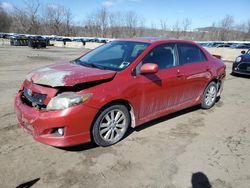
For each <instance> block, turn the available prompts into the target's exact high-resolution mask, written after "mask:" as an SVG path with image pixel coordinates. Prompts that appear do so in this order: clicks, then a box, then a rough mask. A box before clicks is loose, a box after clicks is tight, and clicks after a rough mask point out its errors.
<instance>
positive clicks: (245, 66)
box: [238, 62, 250, 72]
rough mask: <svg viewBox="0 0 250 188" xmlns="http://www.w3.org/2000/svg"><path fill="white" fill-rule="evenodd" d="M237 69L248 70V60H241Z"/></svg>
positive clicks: (249, 68) (249, 64) (249, 70)
mask: <svg viewBox="0 0 250 188" xmlns="http://www.w3.org/2000/svg"><path fill="white" fill-rule="evenodd" d="M238 70H239V71H244V72H250V62H241V63H240V64H239V65H238Z"/></svg>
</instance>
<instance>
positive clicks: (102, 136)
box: [92, 104, 130, 146]
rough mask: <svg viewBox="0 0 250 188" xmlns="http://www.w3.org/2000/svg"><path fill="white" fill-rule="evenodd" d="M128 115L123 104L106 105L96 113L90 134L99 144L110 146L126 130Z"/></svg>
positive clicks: (121, 136)
mask: <svg viewBox="0 0 250 188" xmlns="http://www.w3.org/2000/svg"><path fill="white" fill-rule="evenodd" d="M129 124H130V115H129V112H128V109H127V108H126V107H125V106H124V105H120V104H116V105H112V106H108V107H107V108H105V109H104V110H102V111H101V113H100V114H99V115H98V117H97V119H96V121H95V123H94V126H93V129H92V135H93V139H94V141H95V143H96V144H97V145H99V146H110V145H113V144H115V143H117V142H119V141H120V140H121V139H122V138H123V137H124V135H125V133H126V132H127V129H128V126H129Z"/></svg>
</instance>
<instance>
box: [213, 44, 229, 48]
mask: <svg viewBox="0 0 250 188" xmlns="http://www.w3.org/2000/svg"><path fill="white" fill-rule="evenodd" d="M215 47H216V48H229V47H230V45H229V44H218V45H216V46H215Z"/></svg>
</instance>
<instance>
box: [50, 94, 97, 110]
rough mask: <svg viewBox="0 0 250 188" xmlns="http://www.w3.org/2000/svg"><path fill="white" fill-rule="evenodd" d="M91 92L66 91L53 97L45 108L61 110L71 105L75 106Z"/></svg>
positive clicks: (87, 97) (88, 96) (82, 101)
mask: <svg viewBox="0 0 250 188" xmlns="http://www.w3.org/2000/svg"><path fill="white" fill-rule="evenodd" d="M92 95H93V94H92V93H86V94H82V95H81V94H76V93H74V92H67V93H62V94H59V95H57V96H55V97H53V98H52V99H51V100H50V102H49V104H48V105H47V108H46V110H63V109H66V108H69V107H71V106H75V105H78V104H81V103H84V102H85V101H86V100H88V99H89V98H90V97H91V96H92Z"/></svg>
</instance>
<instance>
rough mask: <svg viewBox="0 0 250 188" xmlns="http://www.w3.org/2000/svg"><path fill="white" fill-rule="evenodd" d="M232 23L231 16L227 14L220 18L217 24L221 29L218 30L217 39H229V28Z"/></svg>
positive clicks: (230, 28) (231, 26)
mask: <svg viewBox="0 0 250 188" xmlns="http://www.w3.org/2000/svg"><path fill="white" fill-rule="evenodd" d="M233 24H234V18H233V16H230V15H227V16H225V17H224V18H223V19H222V20H221V22H220V24H219V26H220V27H221V30H220V32H219V40H222V41H224V40H229V39H230V30H232V28H233Z"/></svg>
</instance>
